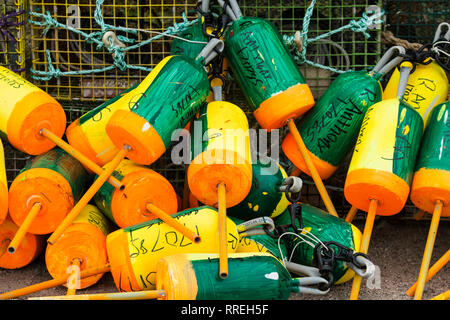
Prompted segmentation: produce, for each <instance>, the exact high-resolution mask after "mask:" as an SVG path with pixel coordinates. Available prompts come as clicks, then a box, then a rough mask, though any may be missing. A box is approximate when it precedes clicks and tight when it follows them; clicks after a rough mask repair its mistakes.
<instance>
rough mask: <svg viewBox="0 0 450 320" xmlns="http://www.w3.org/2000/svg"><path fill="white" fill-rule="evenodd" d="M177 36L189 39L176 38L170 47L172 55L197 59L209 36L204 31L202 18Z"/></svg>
mask: <svg viewBox="0 0 450 320" xmlns="http://www.w3.org/2000/svg"><path fill="white" fill-rule="evenodd" d="M177 36H178V37H180V38H183V39H186V40H188V41H185V40H182V39H179V38H174V39H173V40H172V45H171V49H170V54H171V55H180V56H186V57H190V58H192V59H195V58H196V57H197V56H198V55H199V53H200V52H201V51H202V50H203V48H204V47H205V44H206V43H207V42H208V37H207V36H206V34H205V33H204V32H203V23H202V21H200V20H199V21H198V22H196V23H194V24H192V25H191V26H189V27H187V28H186V29H185V30H183V31H182V32H180V33H178V34H177ZM202 42H203V43H202Z"/></svg>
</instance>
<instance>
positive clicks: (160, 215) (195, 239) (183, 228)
mask: <svg viewBox="0 0 450 320" xmlns="http://www.w3.org/2000/svg"><path fill="white" fill-rule="evenodd" d="M145 208H146V209H147V210H148V211H149V212H151V213H153V214H154V215H155V216H157V217H158V218H159V219H161V220H162V221H164V222H165V223H167V224H168V225H169V226H171V227H172V228H174V229H175V230H177V231H179V232H180V233H182V234H183V235H184V236H185V237H186V238H188V239H189V240H191V241H192V242H194V243H200V242H201V238H200V236H199V235H198V234H196V233H195V232H193V231H191V230H190V229H189V228H187V227H186V226H185V225H183V224H181V223H180V222H178V221H177V220H176V219H174V218H173V217H172V216H170V215H169V214H167V213H166V212H165V211H163V210H161V209H160V208H158V207H157V206H155V205H154V204H152V203H147V205H146V206H145Z"/></svg>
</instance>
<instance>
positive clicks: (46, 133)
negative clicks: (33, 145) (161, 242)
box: [39, 129, 124, 190]
mask: <svg viewBox="0 0 450 320" xmlns="http://www.w3.org/2000/svg"><path fill="white" fill-rule="evenodd" d="M39 133H40V134H41V135H42V136H44V137H46V138H47V139H49V140H50V141H52V142H53V143H54V144H56V145H57V146H58V147H60V148H61V149H63V150H64V151H66V152H67V153H68V154H70V155H71V156H72V157H74V158H75V159H77V160H78V161H80V162H81V163H82V164H83V165H84V166H86V167H87V168H89V170H91V171H92V172H94V173H95V174H97V175H101V174H102V172H103V168H102V167H100V166H99V165H98V164H96V163H95V162H94V161H92V160H91V159H89V158H88V157H86V156H85V155H84V154H82V153H81V152H79V151H78V150H77V149H75V148H74V147H72V146H71V145H70V144H68V143H67V142H65V141H64V140H62V139H61V138H60V137H58V136H57V135H55V134H54V133H53V132H51V131H48V130H46V129H41V131H40V132H39ZM108 182H109V183H110V184H111V185H112V186H113V187H115V188H119V189H120V190H123V188H124V186H123V185H122V182H120V180H118V179H116V178H115V177H114V176H109V177H108Z"/></svg>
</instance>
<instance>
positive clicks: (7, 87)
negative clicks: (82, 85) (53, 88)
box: [0, 66, 66, 155]
mask: <svg viewBox="0 0 450 320" xmlns="http://www.w3.org/2000/svg"><path fill="white" fill-rule="evenodd" d="M0 92H1V94H0V105H1V108H0V132H2V133H3V134H5V135H6V136H7V137H8V141H9V142H10V143H11V145H12V146H13V147H14V148H16V149H18V150H20V151H22V152H25V153H28V154H31V155H38V154H41V153H44V152H46V151H48V150H50V149H51V148H53V147H54V146H55V144H54V143H53V142H52V141H50V140H48V139H47V138H45V137H44V136H42V135H41V134H40V131H41V130H42V129H46V130H48V131H51V132H52V133H54V134H55V135H57V136H58V137H62V135H63V134H64V131H65V129H66V114H65V113H64V110H63V108H62V107H61V105H60V104H59V103H58V102H57V101H56V100H55V99H54V98H52V97H51V96H50V95H49V94H48V93H46V92H45V91H43V90H42V89H40V88H38V87H37V86H35V85H33V84H32V83H30V82H28V81H27V80H25V79H24V78H22V77H21V76H20V75H18V74H16V73H14V72H12V71H11V70H9V69H6V68H4V67H1V66H0Z"/></svg>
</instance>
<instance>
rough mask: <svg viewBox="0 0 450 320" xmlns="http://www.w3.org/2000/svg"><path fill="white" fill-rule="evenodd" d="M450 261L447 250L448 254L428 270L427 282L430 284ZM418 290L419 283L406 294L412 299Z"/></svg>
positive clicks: (449, 254) (448, 251) (449, 253)
mask: <svg viewBox="0 0 450 320" xmlns="http://www.w3.org/2000/svg"><path fill="white" fill-rule="evenodd" d="M449 261H450V250H447V252H446V253H445V254H444V255H443V256H442V257H440V258H439V260H438V261H436V262H435V263H434V264H433V265H432V266H431V268H430V269H429V270H428V274H427V278H426V280H425V281H426V282H428V281H429V280H430V279H431V278H433V277H434V275H435V274H436V273H437V272H438V271H439V270H441V269H442V268H443V267H444V266H445V265H446V264H447V263H448V262H449ZM416 288H417V281H416V282H415V283H414V284H413V285H412V286H411V288H409V289H408V291H406V294H407V295H408V296H410V297H412V296H413V295H414V292H416Z"/></svg>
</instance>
